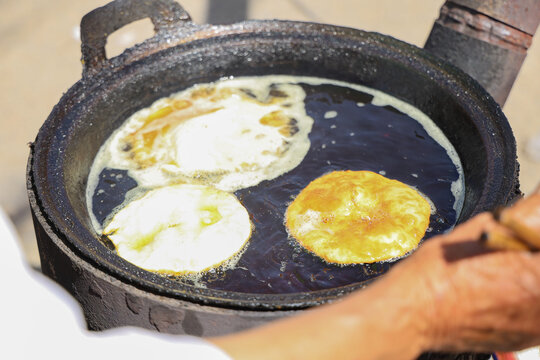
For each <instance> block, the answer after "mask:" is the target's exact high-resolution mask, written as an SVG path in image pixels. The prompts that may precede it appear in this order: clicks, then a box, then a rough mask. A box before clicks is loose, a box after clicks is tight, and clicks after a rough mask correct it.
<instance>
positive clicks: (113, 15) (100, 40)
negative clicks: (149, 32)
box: [81, 0, 193, 74]
mask: <svg viewBox="0 0 540 360" xmlns="http://www.w3.org/2000/svg"><path fill="white" fill-rule="evenodd" d="M145 18H150V20H151V21H152V23H153V24H154V30H155V32H156V35H155V36H157V35H159V34H160V33H163V32H166V31H168V30H169V29H172V28H175V27H178V26H182V25H183V26H186V25H188V24H189V25H192V24H193V23H192V22H191V17H190V16H189V14H188V13H187V12H186V11H185V10H184V8H182V6H180V4H178V3H177V2H176V1H174V0H114V1H112V2H110V3H108V4H107V5H105V6H102V7H99V8H97V9H95V10H93V11H91V12H89V13H88V14H86V15H85V16H84V17H83V18H82V20H81V51H82V61H83V74H93V73H96V72H98V71H99V70H100V69H102V68H103V67H104V66H105V65H107V63H108V59H107V55H106V53H105V44H106V43H107V38H108V37H109V35H110V34H112V33H113V32H115V31H116V30H118V29H120V28H121V27H123V26H125V25H128V24H130V23H132V22H134V21H137V20H141V19H145Z"/></svg>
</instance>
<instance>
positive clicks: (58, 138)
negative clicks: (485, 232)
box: [29, 0, 518, 310]
mask: <svg viewBox="0 0 540 360" xmlns="http://www.w3.org/2000/svg"><path fill="white" fill-rule="evenodd" d="M144 17H150V18H151V19H152V21H153V23H154V25H155V28H156V35H155V36H154V37H153V38H151V39H149V40H147V41H146V42H145V43H143V44H141V45H138V46H135V47H134V48H131V49H128V50H127V51H126V52H124V53H123V54H122V55H120V56H118V57H116V58H113V59H107V58H106V56H105V50H104V46H105V42H106V38H107V36H108V35H109V34H110V33H111V32H113V31H114V30H116V29H118V28H120V27H122V26H123V25H125V24H127V23H129V22H132V21H135V20H137V19H140V18H144ZM81 35H82V44H83V45H82V51H83V68H84V72H83V78H82V79H81V80H80V81H79V82H77V83H76V84H75V85H74V86H73V87H72V88H71V89H70V90H69V91H68V92H67V93H66V94H65V95H64V96H63V97H62V99H61V100H60V102H59V103H58V104H57V105H56V106H55V108H54V109H53V111H52V113H51V114H50V116H49V118H48V119H47V121H46V122H45V124H44V125H43V126H42V128H41V129H40V131H39V134H38V136H37V138H36V141H35V143H34V145H33V147H32V149H33V154H32V155H31V161H32V162H31V163H30V166H29V183H30V192H31V193H32V197H35V198H36V200H37V202H36V203H35V204H34V205H33V206H34V207H37V208H38V209H37V210H39V212H40V213H42V214H44V218H41V217H40V218H39V219H38V220H39V221H42V222H47V224H42V225H46V226H44V227H45V228H49V227H50V228H51V229H52V230H51V231H52V232H54V234H50V236H55V237H58V238H59V239H60V240H61V241H62V242H63V243H65V244H66V245H67V246H69V248H71V249H72V250H73V251H74V252H75V253H76V254H78V255H79V256H80V257H81V258H83V259H85V260H86V261H88V262H89V263H90V264H92V265H93V266H95V267H97V268H98V269H100V270H101V271H104V272H106V273H107V274H110V275H112V276H114V277H115V278H117V279H119V280H120V281H122V282H125V283H128V284H131V285H134V286H136V287H138V288H140V289H143V290H145V291H148V292H151V293H154V294H158V295H164V296H168V297H172V298H178V299H183V300H187V301H190V302H194V303H199V304H209V305H213V306H221V307H227V308H235V309H253V310H279V309H300V308H305V307H309V306H314V305H318V304H321V303H324V302H328V301H331V300H332V299H335V298H337V297H339V296H341V295H342V294H344V293H348V292H350V291H352V290H354V289H357V288H361V287H363V286H365V285H366V284H367V283H368V282H369V281H371V280H372V279H373V278H375V277H376V276H378V275H380V274H381V273H383V272H384V271H386V270H387V269H388V267H389V266H390V265H387V264H382V265H381V264H375V265H370V266H369V267H366V268H360V270H359V273H360V275H359V277H358V278H357V279H356V280H355V281H351V282H350V283H347V284H340V285H339V286H335V287H332V286H330V287H328V288H324V289H315V290H307V291H300V292H277V293H269V292H266V293H265V292H261V291H250V289H249V286H247V288H246V289H245V291H228V290H223V289H212V288H202V287H198V286H194V285H192V284H190V283H187V282H182V281H177V280H175V279H171V278H167V277H163V276H160V275H157V274H154V273H151V272H148V271H144V270H142V269H140V268H138V267H136V266H134V265H132V264H130V263H128V262H126V261H124V260H123V259H121V258H119V257H118V256H117V255H116V254H115V253H114V252H113V251H111V250H109V249H108V248H107V247H106V246H105V245H104V244H103V243H102V242H101V241H100V239H99V236H97V235H96V234H95V233H94V231H93V229H92V225H91V223H90V219H89V216H88V211H87V207H86V200H85V187H86V183H87V177H88V173H89V169H90V166H91V164H92V161H93V158H94V156H95V155H96V153H97V151H98V149H99V147H100V146H101V144H102V143H103V142H104V141H105V140H106V139H107V137H108V136H109V135H110V134H111V132H112V131H114V129H116V128H117V127H118V126H119V125H120V124H121V122H122V121H123V120H124V119H125V118H127V117H128V116H129V115H130V114H132V113H133V112H135V111H137V110H138V109H141V108H144V107H146V106H148V105H150V104H151V103H152V102H153V101H155V100H157V99H159V98H161V97H163V96H167V95H169V94H171V93H173V92H176V91H179V90H181V89H184V88H187V87H189V86H191V85H193V84H196V83H201V82H208V81H214V80H216V79H219V78H222V77H225V76H245V75H265V74H290V75H306V76H317V77H324V78H330V79H335V80H341V81H346V82H350V83H357V84H362V85H365V86H368V87H371V88H374V89H378V90H381V91H384V92H386V93H388V94H391V95H393V96H395V97H397V98H399V99H401V100H404V101H406V102H408V103H410V104H412V105H414V106H415V107H417V108H418V109H420V110H422V111H423V112H424V113H425V114H427V115H428V116H429V117H430V118H432V119H433V120H434V121H435V123H436V124H437V125H438V126H439V127H440V129H441V130H442V131H443V132H444V133H445V135H446V137H447V138H448V139H449V140H450V141H451V142H452V144H453V146H454V147H455V148H456V150H457V152H458V154H459V156H460V158H461V161H462V164H463V168H464V174H465V202H464V206H463V209H462V211H461V213H460V214H459V218H458V219H457V222H458V223H459V222H462V221H464V220H466V219H468V218H470V217H471V216H472V215H474V214H476V213H479V212H481V211H485V210H490V209H493V208H494V207H496V206H498V205H502V204H505V203H507V202H508V201H509V200H510V199H511V198H512V197H513V196H514V195H515V194H516V191H518V190H517V189H518V183H517V171H518V169H517V163H516V150H515V141H514V138H513V135H512V132H511V129H510V127H509V125H508V123H507V120H506V119H505V117H504V115H503V113H502V112H501V110H500V108H499V106H498V105H497V104H496V103H495V102H494V101H493V99H492V98H491V97H490V96H489V95H488V94H487V93H486V92H485V91H484V89H482V88H481V87H480V86H479V85H478V84H477V83H476V82H475V81H474V80H472V79H471V78H470V77H468V76H467V75H465V74H464V73H463V72H461V71H460V70H458V69H456V68H455V67H452V66H450V65H448V64H445V63H443V62H441V61H440V60H438V59H436V58H435V57H433V56H431V55H430V54H428V53H426V52H425V51H423V50H422V49H419V48H416V47H414V46H411V45H408V44H406V43H403V42H401V41H398V40H395V39H393V38H390V37H387V36H384V35H380V34H376V33H366V32H363V31H360V30H355V29H350V28H343V27H337V26H331V25H323V24H315V23H301V22H291V21H246V22H242V23H238V24H233V25H227V26H210V25H203V26H201V25H196V24H194V23H193V22H191V20H190V18H189V16H188V15H187V14H186V12H185V11H184V10H183V9H182V8H181V7H180V6H179V5H178V4H177V3H175V2H174V1H172V0H160V1H154V2H144V1H128V0H117V1H114V2H112V3H110V4H109V5H106V6H105V7H103V8H99V9H96V10H95V11H93V12H92V13H90V14H88V15H87V16H85V18H84V19H83V21H82V24H81ZM34 211H36V209H34ZM280 251H282V252H286V251H287V250H286V249H285V248H282V249H280ZM289 275H291V274H289Z"/></svg>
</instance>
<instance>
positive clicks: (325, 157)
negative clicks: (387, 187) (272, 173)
mask: <svg viewBox="0 0 540 360" xmlns="http://www.w3.org/2000/svg"><path fill="white" fill-rule="evenodd" d="M301 85H302V87H303V88H304V90H305V92H306V98H305V105H306V111H307V113H308V115H309V116H311V117H312V118H313V119H314V120H315V122H314V124H313V129H312V131H311V133H310V135H309V138H310V141H311V147H310V150H309V152H308V154H307V155H306V157H305V158H304V160H303V161H302V163H301V164H300V165H299V166H298V167H296V168H295V169H293V170H292V171H290V172H288V173H286V174H284V175H282V176H280V177H278V178H276V179H273V180H269V181H264V182H262V183H260V184H259V185H257V186H255V187H251V188H247V189H242V190H239V191H236V192H235V195H236V196H237V197H238V199H239V200H240V202H241V203H242V204H243V205H244V206H245V207H246V209H247V210H248V212H249V214H250V216H251V221H252V223H253V225H254V230H253V233H252V236H251V239H250V240H249V242H248V245H247V248H246V249H245V251H244V252H243V253H242V255H241V257H240V259H239V260H238V262H237V264H236V265H235V266H234V267H233V268H232V269H219V268H218V269H213V270H210V271H207V272H204V273H202V274H199V276H197V277H193V276H177V277H172V278H173V279H175V280H177V281H179V282H182V283H188V284H195V285H199V286H205V287H207V288H212V289H219V290H228V291H235V292H246V293H296V292H305V291H314V290H323V289H330V288H335V287H339V286H343V285H349V284H352V283H358V282H364V281H368V280H371V279H373V278H375V277H377V276H379V275H381V274H383V273H385V272H386V271H388V270H389V269H390V267H391V266H392V265H393V264H395V263H396V262H397V261H389V262H381V263H373V264H355V265H346V266H343V265H335V264H330V263H327V262H325V261H324V260H322V259H321V258H319V257H317V256H316V255H314V254H312V253H309V252H307V251H306V250H304V249H303V248H302V247H301V246H299V245H298V244H297V243H296V242H295V240H294V239H291V238H289V237H288V234H287V231H286V228H285V225H284V218H283V217H284V214H285V211H286V209H287V206H288V205H289V204H290V202H291V201H292V200H293V199H294V197H295V196H296V195H298V193H299V192H300V191H301V190H302V189H303V188H304V187H306V186H307V185H308V184H309V183H310V182H311V181H312V180H314V179H316V178H318V177H320V176H321V175H323V174H325V173H328V172H330V171H334V170H369V171H373V172H376V173H381V174H383V175H385V176H386V177H388V178H390V179H396V180H399V181H401V182H403V183H405V184H408V185H410V186H413V187H415V188H417V189H418V190H419V191H420V192H422V193H423V194H425V195H427V196H428V197H429V198H430V199H431V201H432V202H433V203H434V204H435V207H436V209H437V211H436V213H435V214H432V215H431V219H430V225H429V229H428V232H427V233H426V236H425V237H424V239H423V241H424V240H426V239H428V238H430V237H432V236H434V235H437V234H441V233H443V232H445V231H446V230H448V229H450V228H451V227H452V226H453V225H454V224H455V223H456V220H457V215H458V214H456V211H455V210H454V202H455V198H454V195H453V193H452V190H451V185H452V182H454V181H456V180H458V178H459V174H458V171H457V169H456V166H455V165H454V163H453V162H452V160H451V159H450V157H449V156H448V154H447V152H446V150H445V149H444V148H443V147H442V146H441V145H440V144H439V143H438V142H437V141H435V140H434V139H432V138H431V137H430V136H429V135H428V134H427V132H426V131H425V130H424V128H423V127H422V125H421V124H420V123H418V122H417V121H416V120H414V119H412V118H411V117H409V116H408V115H405V114H403V113H401V112H400V111H398V110H397V109H395V108H393V107H391V106H383V107H381V106H376V105H373V104H371V101H372V100H373V96H372V95H370V94H367V93H364V92H361V91H357V90H353V89H351V88H348V87H342V86H337V85H330V84H323V85H307V84H301ZM358 103H361V104H365V105H363V106H359V105H358ZM336 113H337V116H336ZM325 114H326V116H325ZM136 186H137V183H136V182H135V181H134V180H133V179H131V178H130V177H129V176H128V175H127V171H125V170H118V169H109V168H107V169H104V170H103V171H102V173H101V174H100V176H99V183H98V186H97V188H96V190H95V192H94V195H93V208H92V211H93V213H94V215H95V216H96V218H97V220H98V221H99V222H100V223H101V224H102V225H103V222H104V220H105V219H106V217H107V215H108V214H110V213H111V212H112V210H113V209H114V208H115V207H116V206H118V205H120V204H121V203H122V202H123V201H124V198H125V194H126V193H127V191H129V190H130V189H133V188H135V187H136ZM109 245H112V244H109ZM195 278H196V279H195Z"/></svg>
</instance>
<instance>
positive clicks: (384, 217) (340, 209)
mask: <svg viewBox="0 0 540 360" xmlns="http://www.w3.org/2000/svg"><path fill="white" fill-rule="evenodd" d="M430 213H431V206H430V205H429V203H428V201H427V200H426V199H424V198H423V197H422V196H421V195H420V194H419V193H418V192H417V191H416V190H414V189H413V188H411V187H409V186H407V185H405V184H403V183H401V182H399V181H397V180H390V179H387V178H385V177H384V176H382V175H379V174H375V173H373V172H370V171H334V172H331V173H329V174H326V175H323V176H321V177H320V178H318V179H316V180H314V181H312V182H311V183H310V184H309V185H308V186H307V187H305V188H304V189H303V190H302V191H301V192H300V194H299V195H298V196H297V197H296V199H295V200H294V201H293V202H292V203H291V205H290V206H289V207H288V209H287V212H286V215H285V216H286V226H287V229H288V230H289V233H290V235H292V236H293V237H294V238H295V239H296V240H297V241H298V242H299V243H300V244H301V245H302V246H303V247H305V248H306V249H308V250H310V251H312V252H313V253H315V254H317V255H318V256H320V257H322V258H323V259H325V260H326V261H328V262H331V263H339V264H353V263H372V262H376V261H382V260H388V259H392V258H396V257H399V256H402V255H405V254H406V253H407V252H409V251H411V250H412V249H414V248H415V247H416V246H417V245H418V243H419V242H420V240H421V239H422V237H423V236H424V234H425V232H426V229H427V227H428V225H429V217H430Z"/></svg>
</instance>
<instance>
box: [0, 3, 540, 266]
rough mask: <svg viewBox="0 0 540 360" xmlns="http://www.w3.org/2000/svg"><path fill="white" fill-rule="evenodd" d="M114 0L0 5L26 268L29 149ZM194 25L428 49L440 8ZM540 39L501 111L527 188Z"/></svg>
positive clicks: (3, 196)
mask: <svg viewBox="0 0 540 360" xmlns="http://www.w3.org/2000/svg"><path fill="white" fill-rule="evenodd" d="M107 2H108V0H78V1H73V0H48V1H44V0H24V1H20V0H0V49H2V56H1V57H0V109H1V110H2V116H1V117H0V124H1V129H2V131H1V132H0V164H1V165H2V169H3V170H2V171H1V173H0V189H2V191H1V192H0V206H1V207H3V208H4V210H5V211H6V212H7V213H8V214H9V216H10V218H11V220H12V221H13V222H14V224H15V225H16V228H17V231H18V233H19V237H20V238H21V245H22V249H23V250H24V253H25V255H26V257H27V260H28V261H29V262H30V263H31V265H32V266H34V267H39V257H38V254H37V248H36V245H35V237H34V232H33V227H32V220H31V217H30V210H29V207H28V201H27V196H26V186H25V168H26V161H27V157H28V143H30V142H32V141H33V140H34V138H35V136H36V134H37V131H38V129H39V127H40V126H41V124H42V123H43V121H44V120H45V119H46V118H47V116H48V114H49V113H50V111H51V110H52V108H53V106H54V105H55V104H56V103H57V102H58V101H59V99H60V97H61V96H62V94H63V93H64V92H66V91H67V89H68V88H69V87H70V86H71V85H73V84H74V83H75V82H76V81H78V80H79V79H80V77H81V71H82V67H81V63H80V39H79V23H80V20H81V18H82V16H83V15H84V14H86V13H87V12H89V11H91V10H93V9H94V8H96V7H99V6H102V5H104V4H106V3H107ZM179 2H180V4H181V5H183V6H184V8H185V9H186V10H187V11H188V13H189V14H190V15H191V17H192V18H193V20H194V22H196V23H213V24H219V23H228V22H235V21H239V20H241V19H244V18H248V19H288V20H301V21H315V22H323V23H330V24H337V25H342V26H349V27H354V28H358V29H362V30H368V31H376V32H380V33H383V34H387V35H390V36H393V37H395V38H398V39H400V40H403V41H406V42H408V43H411V44H414V45H417V46H420V47H422V46H423V44H424V42H425V40H426V38H427V36H428V35H429V32H430V30H431V27H432V25H433V22H434V21H435V19H436V18H437V17H438V14H439V9H440V7H441V6H442V4H443V3H444V0H430V1H426V0H401V1H396V0H377V1H368V0H333V1H328V0H180V1H179ZM152 34H153V30H152V24H151V23H150V21H149V20H148V19H146V20H141V21H138V22H136V23H134V24H131V25H130V26H127V27H124V28H123V29H120V30H119V31H117V32H116V33H114V34H113V35H111V36H110V37H109V42H108V45H107V54H108V56H109V57H111V56H114V55H117V54H119V53H121V52H122V50H123V49H125V48H126V47H130V46H132V45H133V44H135V43H138V42H141V41H142V40H144V39H145V38H148V37H150V36H152ZM539 37H540V36H539V35H537V38H536V39H534V40H533V44H532V46H531V48H530V49H529V53H528V56H527V59H526V60H525V63H524V65H523V67H522V69H521V72H520V74H519V77H518V79H517V81H516V83H515V84H514V88H513V90H512V92H511V93H510V96H509V98H508V100H507V102H506V105H505V107H504V113H505V114H506V116H507V118H508V119H509V121H510V124H511V126H512V128H513V129H514V134H515V136H516V140H517V145H518V156H519V162H520V164H521V176H520V181H521V189H522V191H523V192H525V193H529V192H531V191H532V190H533V189H534V187H536V185H537V184H538V183H539V182H540V118H539V114H540V99H539V97H540V40H539V39H538V38H539Z"/></svg>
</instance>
